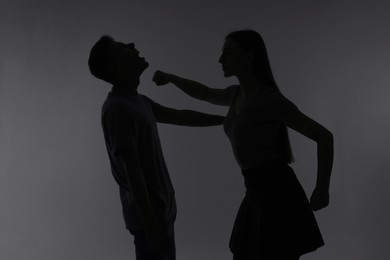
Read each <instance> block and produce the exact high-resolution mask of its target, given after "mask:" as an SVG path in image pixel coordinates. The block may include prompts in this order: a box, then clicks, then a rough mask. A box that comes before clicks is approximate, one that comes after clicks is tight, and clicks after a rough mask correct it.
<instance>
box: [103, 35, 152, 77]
mask: <svg viewBox="0 0 390 260" xmlns="http://www.w3.org/2000/svg"><path fill="white" fill-rule="evenodd" d="M110 51H111V60H112V64H113V69H114V70H115V71H116V73H125V74H130V75H132V76H135V77H139V76H140V75H141V74H142V72H143V71H144V70H145V69H146V68H147V67H149V63H148V62H147V61H146V60H145V58H143V57H140V56H139V51H138V50H137V49H136V48H135V44H134V43H129V44H124V43H121V42H113V43H112V45H111V50H110Z"/></svg>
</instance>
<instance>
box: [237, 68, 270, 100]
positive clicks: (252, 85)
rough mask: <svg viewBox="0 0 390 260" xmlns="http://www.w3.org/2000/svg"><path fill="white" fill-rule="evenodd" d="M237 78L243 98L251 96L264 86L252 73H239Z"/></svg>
mask: <svg viewBox="0 0 390 260" xmlns="http://www.w3.org/2000/svg"><path fill="white" fill-rule="evenodd" d="M237 78H238V81H239V83H240V88H241V93H242V95H243V97H244V98H245V97H248V96H253V95H254V94H256V93H259V92H261V91H263V90H264V89H265V88H266V85H265V84H264V83H263V82H262V81H261V80H260V79H259V78H258V77H256V75H254V74H253V73H250V74H246V75H240V76H238V77H237Z"/></svg>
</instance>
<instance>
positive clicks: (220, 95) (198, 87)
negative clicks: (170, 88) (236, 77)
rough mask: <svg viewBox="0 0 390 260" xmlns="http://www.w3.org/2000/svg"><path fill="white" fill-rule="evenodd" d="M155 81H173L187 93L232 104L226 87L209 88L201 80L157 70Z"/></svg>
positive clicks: (223, 104) (216, 102) (202, 98)
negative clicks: (197, 80)
mask: <svg viewBox="0 0 390 260" xmlns="http://www.w3.org/2000/svg"><path fill="white" fill-rule="evenodd" d="M153 81H154V82H155V83H156V84H157V85H158V86H161V85H165V84H168V83H172V84H173V85H175V86H176V87H178V88H179V89H181V90H182V91H183V92H184V93H186V94H187V95H189V96H191V97H193V98H196V99H200V100H203V101H207V102H209V103H212V104H215V105H221V106H229V105H230V93H229V91H227V90H226V89H215V88H209V87H207V86H205V85H203V84H201V83H199V82H196V81H193V80H189V79H185V78H181V77H178V76H176V75H174V74H169V73H165V72H162V71H156V72H155V73H154V76H153Z"/></svg>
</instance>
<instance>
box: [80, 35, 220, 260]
mask: <svg viewBox="0 0 390 260" xmlns="http://www.w3.org/2000/svg"><path fill="white" fill-rule="evenodd" d="M88 65H89V68H90V71H91V73H92V74H93V75H94V76H95V77H97V78H99V79H102V80H104V81H106V82H108V83H110V84H112V85H113V87H112V90H111V92H110V93H109V94H108V97H107V99H106V101H105V102H104V104H103V107H102V115H101V122H102V128H103V132H104V138H105V142H106V147H107V152H108V157H109V160H110V164H111V171H112V174H113V176H114V178H115V180H116V182H117V183H118V184H119V192H120V198H121V203H122V209H123V216H124V220H125V224H126V228H127V229H128V230H129V231H130V233H131V234H132V235H133V236H134V244H135V248H136V257H137V260H146V259H148V260H149V259H153V260H157V259H158V260H159V259H164V260H174V259H175V251H176V250H175V241H174V221H175V219H176V202H175V193H174V189H173V186H172V183H171V180H170V177H169V174H168V170H167V167H166V165H165V161H164V157H163V153H162V149H161V144H160V140H159V135H158V131H157V125H156V122H159V123H168V124H176V125H185V126H212V125H221V124H222V123H223V120H224V117H222V116H217V115H208V114H203V113H200V112H196V111H191V110H176V109H172V108H168V107H164V106H161V105H159V104H157V103H156V102H154V101H153V100H151V99H150V98H148V97H146V96H144V95H141V94H138V91H137V89H138V86H139V84H140V76H141V74H142V73H143V71H144V70H145V69H146V68H147V67H148V65H149V64H148V62H147V61H146V60H145V58H142V57H140V56H139V51H138V50H137V49H136V48H135V45H134V43H130V44H124V43H121V42H116V41H114V40H113V38H111V37H110V36H103V37H101V38H100V39H99V40H98V41H97V42H96V43H95V45H94V46H93V47H92V49H91V52H90V56H89V60H88Z"/></svg>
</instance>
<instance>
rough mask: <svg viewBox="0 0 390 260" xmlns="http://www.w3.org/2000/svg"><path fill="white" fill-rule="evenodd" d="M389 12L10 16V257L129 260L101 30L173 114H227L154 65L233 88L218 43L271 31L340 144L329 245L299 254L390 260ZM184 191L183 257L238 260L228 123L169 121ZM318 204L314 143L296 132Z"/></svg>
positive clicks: (5, 70)
mask: <svg viewBox="0 0 390 260" xmlns="http://www.w3.org/2000/svg"><path fill="white" fill-rule="evenodd" d="M388 14H389V4H388V3H387V2H386V1H228V2H227V1H207V2H206V1H205V2H202V1H194V2H189V1H118V0H111V1H96V0H94V1H92V0H78V1H76V0H67V1H59V0H50V1H49V0H47V1H45V0H41V1H32V0H31V1H29V0H24V1H20V0H13V1H5V0H2V1H1V8H0V19H1V23H0V28H1V36H2V37H1V38H2V40H1V41H0V173H1V175H0V178H1V179H0V257H1V259H7V260H20V259H44V260H50V259H58V260H61V259H64V260H65V259H66V260H68V259H97V260H99V259H134V252H133V249H134V248H133V245H132V239H131V237H130V236H129V234H128V233H127V231H126V230H125V229H124V224H123V220H122V216H121V209H120V204H119V199H118V189H117V185H116V184H115V182H114V181H113V178H112V176H111V173H110V169H109V162H108V158H107V156H106V153H105V152H106V151H105V146H104V141H103V135H102V132H101V129H100V118H99V116H100V108H101V105H102V103H103V101H104V99H105V97H106V94H107V92H108V91H109V86H108V85H107V84H105V83H104V82H102V81H99V80H97V79H95V78H93V77H92V76H91V75H90V74H89V71H88V68H87V58H88V54H89V50H90V48H91V46H92V44H93V43H94V42H95V41H96V40H97V39H98V38H99V37H100V36H101V35H102V34H104V33H108V34H110V35H112V36H113V37H114V38H115V39H117V40H118V41H124V42H126V41H134V42H136V46H137V47H138V48H139V50H140V52H141V55H143V56H145V57H146V58H147V59H148V61H149V62H150V67H149V69H148V70H147V71H146V72H145V73H144V75H143V77H142V82H143V83H142V86H141V87H140V92H141V93H143V94H146V95H148V96H149V97H151V98H153V99H154V100H155V101H157V102H159V103H161V104H164V105H166V106H171V107H176V108H192V109H196V110H199V111H203V112H209V113H218V114H225V113H226V111H227V108H225V107H218V106H213V105H210V104H207V103H202V102H198V101H196V100H194V99H191V98H189V97H187V96H185V95H184V94H183V93H181V92H180V91H179V90H177V89H175V88H173V87H172V86H164V87H156V86H155V85H154V84H153V83H152V81H151V77H152V75H153V72H154V71H155V70H156V69H161V70H165V71H168V72H172V73H176V74H178V75H181V76H184V77H188V78H192V79H196V80H199V81H201V82H203V83H206V84H208V85H210V86H213V87H217V88H223V87H226V86H228V85H229V84H233V83H235V81H234V79H225V78H223V76H222V72H221V68H220V65H219V64H218V63H217V60H218V57H219V55H220V52H221V47H222V44H223V37H224V36H225V35H226V34H227V33H229V32H230V31H232V30H236V29H243V28H251V29H255V30H258V31H259V32H261V34H262V35H263V37H264V39H265V41H266V44H267V46H268V51H269V55H270V60H271V63H272V67H273V71H274V74H275V77H276V79H277V82H278V83H279V85H280V88H281V90H282V92H283V93H284V94H285V95H286V96H287V97H288V98H289V99H290V100H292V101H293V102H294V103H295V104H296V105H297V106H298V107H299V108H300V109H301V110H302V111H303V112H305V113H306V114H307V115H309V116H310V117H312V118H314V119H315V120H317V121H319V122H320V123H322V124H323V125H324V126H326V127H328V128H329V129H330V130H331V131H332V132H333V133H334V136H335V163H334V171H333V178H332V187H331V204H330V206H329V207H328V208H326V209H324V210H322V211H320V212H318V213H316V217H317V219H318V223H319V225H320V227H321V230H322V233H323V236H324V239H325V241H326V246H325V247H323V248H321V249H319V250H317V251H316V252H314V253H311V254H308V255H306V256H304V257H302V259H304V260H309V259H335V260H336V259H356V260H360V259H390V251H389V247H388V243H389V241H390V235H389V234H390V225H389V223H388V220H389V219H390V208H389V199H388V198H389V196H390V191H389V188H388V186H389V179H390V177H389V175H388V174H389V166H388V160H389V158H388V151H389V148H390V147H389V142H388V133H389V132H390V124H389V122H390V120H389V119H390V118H389V111H388V110H389V109H388V108H389V102H388V98H389V96H390V88H389V85H390V77H389V69H390V48H389V46H390V30H389V29H390V26H389V24H390V16H389V15H388ZM159 129H160V136H161V140H162V145H163V150H164V153H165V158H166V161H167V165H168V168H169V170H170V173H171V176H172V180H173V183H174V185H175V188H176V192H177V200H178V208H179V213H178V220H177V225H176V231H177V232H176V233H177V255H178V259H188V260H191V259H218V260H219V259H231V254H230V252H229V250H228V241H229V236H230V231H231V228H232V225H233V221H234V218H235V214H236V212H237V209H238V206H239V203H240V200H241V199H242V197H243V194H244V189H243V188H244V184H243V179H242V177H241V176H240V171H239V168H238V166H237V164H236V162H235V160H234V158H233V154H232V151H231V147H230V144H229V143H228V140H227V138H226V136H225V135H224V133H223V130H222V127H211V128H187V127H176V126H169V125H159ZM290 134H291V142H292V145H293V149H294V154H295V158H296V163H294V164H293V168H294V169H295V171H296V174H297V176H298V178H299V179H300V181H301V182H302V185H303V186H304V188H305V190H306V192H307V194H308V195H310V194H311V191H312V189H313V187H314V182H315V174H316V155H315V153H316V146H315V143H313V142H312V141H310V140H308V139H306V138H304V137H303V136H301V135H299V134H297V133H294V132H292V131H291V132H290Z"/></svg>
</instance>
